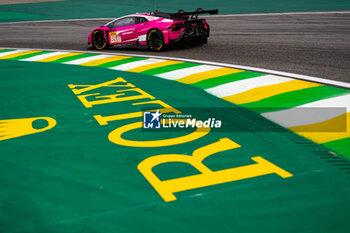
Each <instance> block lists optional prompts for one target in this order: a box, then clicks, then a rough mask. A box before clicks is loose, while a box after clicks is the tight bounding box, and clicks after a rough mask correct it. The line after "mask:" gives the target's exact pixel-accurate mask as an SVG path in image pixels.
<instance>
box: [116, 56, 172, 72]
mask: <svg viewBox="0 0 350 233" xmlns="http://www.w3.org/2000/svg"><path fill="white" fill-rule="evenodd" d="M163 61H166V60H163V59H154V58H150V59H146V60H142V61H134V62H130V63H126V64H123V65H119V66H114V67H111V68H110V69H112V70H131V69H134V68H137V67H140V66H145V65H151V64H156V63H159V62H163Z"/></svg>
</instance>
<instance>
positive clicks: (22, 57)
mask: <svg viewBox="0 0 350 233" xmlns="http://www.w3.org/2000/svg"><path fill="white" fill-rule="evenodd" d="M46 53H53V52H51V51H42V52H37V53H30V54H26V55H22V56H19V57H13V58H10V59H9V60H21V59H26V58H30V57H35V56H38V55H42V54H46Z"/></svg>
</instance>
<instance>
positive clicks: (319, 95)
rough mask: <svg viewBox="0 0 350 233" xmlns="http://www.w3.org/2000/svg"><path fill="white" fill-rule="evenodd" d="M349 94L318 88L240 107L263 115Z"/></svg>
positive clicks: (339, 89)
mask: <svg viewBox="0 0 350 233" xmlns="http://www.w3.org/2000/svg"><path fill="white" fill-rule="evenodd" d="M349 93H350V90H346V89H341V88H337V87H330V86H318V87H311V88H306V89H302V90H298V91H292V92H287V93H283V94H279V95H275V96H271V97H269V98H266V99H263V100H260V101H256V102H252V103H247V104H242V105H240V106H242V107H245V108H249V109H252V110H254V111H256V112H258V113H263V112H269V111H271V109H268V108H278V110H283V109H287V108H293V107H296V106H299V105H303V104H307V103H311V102H314V101H318V100H322V99H327V98H331V97H336V96H340V95H344V94H349Z"/></svg>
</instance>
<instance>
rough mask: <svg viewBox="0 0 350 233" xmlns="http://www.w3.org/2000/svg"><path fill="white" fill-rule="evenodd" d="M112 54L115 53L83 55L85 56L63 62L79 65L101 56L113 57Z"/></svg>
mask: <svg viewBox="0 0 350 233" xmlns="http://www.w3.org/2000/svg"><path fill="white" fill-rule="evenodd" d="M113 56H115V55H97V56H92V57H85V58H80V59H76V60H73V61H68V62H64V64H71V65H79V64H83V63H86V62H90V61H95V60H99V59H103V58H109V57H113Z"/></svg>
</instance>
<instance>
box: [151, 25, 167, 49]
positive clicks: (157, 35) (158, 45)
mask: <svg viewBox="0 0 350 233" xmlns="http://www.w3.org/2000/svg"><path fill="white" fill-rule="evenodd" d="M147 45H148V47H149V48H150V49H151V50H153V51H160V50H161V49H162V48H163V47H164V37H163V34H162V32H161V31H159V30H158V29H151V30H150V31H149V32H148V34H147Z"/></svg>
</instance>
